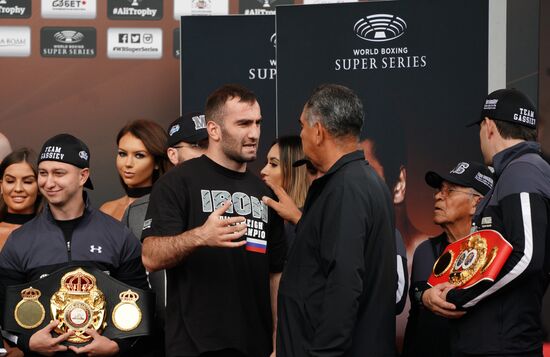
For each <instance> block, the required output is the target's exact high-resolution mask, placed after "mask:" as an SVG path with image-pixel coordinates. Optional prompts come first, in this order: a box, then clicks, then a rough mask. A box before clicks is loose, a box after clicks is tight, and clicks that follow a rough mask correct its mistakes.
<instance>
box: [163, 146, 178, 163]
mask: <svg viewBox="0 0 550 357" xmlns="http://www.w3.org/2000/svg"><path fill="white" fill-rule="evenodd" d="M166 156H168V160H170V162H171V163H172V165H174V166H176V165H177V164H178V149H176V148H168V149H166Z"/></svg>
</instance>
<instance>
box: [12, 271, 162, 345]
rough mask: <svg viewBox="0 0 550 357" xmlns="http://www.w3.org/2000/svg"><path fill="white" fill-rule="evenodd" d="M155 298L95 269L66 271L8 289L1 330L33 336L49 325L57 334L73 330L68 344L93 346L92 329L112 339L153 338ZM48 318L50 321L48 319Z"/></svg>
mask: <svg viewBox="0 0 550 357" xmlns="http://www.w3.org/2000/svg"><path fill="white" fill-rule="evenodd" d="M154 307H155V298H154V294H153V293H152V292H149V291H144V290H141V289H136V288H134V287H131V286H129V285H127V284H124V283H122V282H120V281H118V280H116V279H114V278H112V277H110V276H109V275H107V274H105V273H104V272H102V271H101V270H99V269H97V268H92V267H85V268H75V267H71V268H64V269H61V270H58V271H56V272H55V273H52V274H50V275H48V276H47V277H45V278H42V279H38V280H35V281H31V282H29V283H25V284H21V285H12V286H9V287H8V288H7V291H6V301H5V306H4V311H5V312H6V313H4V314H3V318H4V321H3V323H2V326H3V329H4V330H6V331H8V332H11V333H16V334H28V335H32V334H33V333H35V332H36V331H38V330H39V329H41V328H43V327H44V326H46V325H47V324H48V323H49V322H50V321H51V320H58V321H59V325H57V326H56V328H55V332H56V333H57V334H62V333H65V332H67V331H68V330H73V331H74V334H73V335H72V336H71V337H69V338H68V340H67V341H68V342H69V344H77V345H78V344H83V343H87V342H89V341H90V340H91V336H89V335H88V334H86V332H85V330H86V329H88V328H91V329H94V330H96V331H98V332H99V333H100V334H102V335H103V336H106V337H108V338H110V339H115V338H128V337H136V336H144V335H149V334H150V333H151V332H152V324H153V313H154ZM46 316H47V317H46Z"/></svg>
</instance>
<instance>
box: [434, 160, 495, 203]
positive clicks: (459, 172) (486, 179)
mask: <svg viewBox="0 0 550 357" xmlns="http://www.w3.org/2000/svg"><path fill="white" fill-rule="evenodd" d="M425 179H426V183H427V184H428V185H429V186H431V187H433V188H441V184H442V183H443V181H447V182H450V183H452V184H455V185H459V186H463V187H470V188H473V189H474V190H476V191H477V192H479V193H481V194H482V195H484V196H485V195H486V194H487V192H489V190H490V189H492V188H493V173H492V172H491V171H490V170H489V168H488V167H487V166H485V165H482V164H480V163H478V162H475V161H462V162H459V163H458V164H457V165H456V166H454V167H453V169H452V170H451V171H449V173H448V174H438V173H436V172H434V171H428V172H427V173H426V176H425Z"/></svg>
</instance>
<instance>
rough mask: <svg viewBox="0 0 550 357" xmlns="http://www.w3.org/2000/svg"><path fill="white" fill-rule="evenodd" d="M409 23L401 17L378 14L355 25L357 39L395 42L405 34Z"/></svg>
mask: <svg viewBox="0 0 550 357" xmlns="http://www.w3.org/2000/svg"><path fill="white" fill-rule="evenodd" d="M406 29H407V23H406V22H405V20H403V19H402V18H400V17H399V16H395V15H389V14H376V15H370V16H366V17H363V18H361V19H360V20H359V21H357V22H356V23H355V25H353V30H354V31H355V34H356V35H357V37H359V38H360V39H362V40H366V41H372V42H385V41H391V40H395V39H396V38H398V37H400V36H401V35H403V34H404V33H405V30H406Z"/></svg>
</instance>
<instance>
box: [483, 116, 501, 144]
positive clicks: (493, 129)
mask: <svg viewBox="0 0 550 357" xmlns="http://www.w3.org/2000/svg"><path fill="white" fill-rule="evenodd" d="M484 120H485V129H486V130H485V135H486V136H487V139H491V138H492V137H493V136H494V135H495V134H497V133H498V129H497V125H496V123H495V121H494V120H492V119H489V118H487V117H485V119H484Z"/></svg>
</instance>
